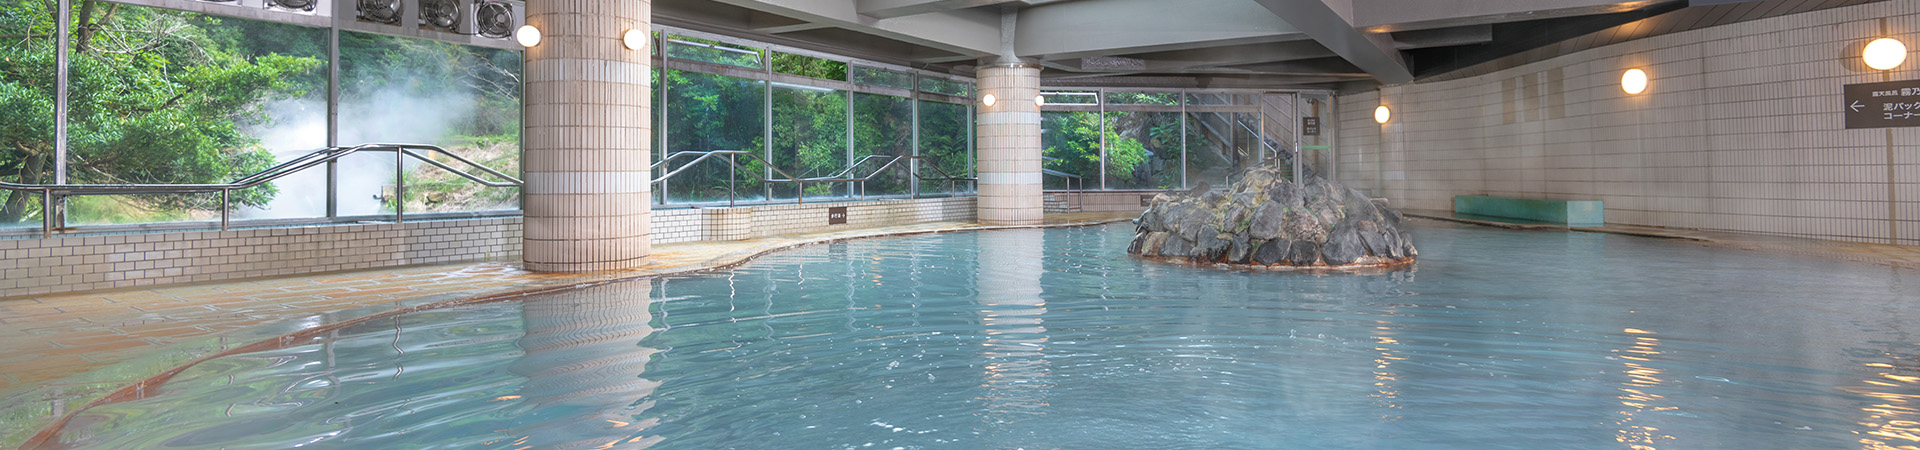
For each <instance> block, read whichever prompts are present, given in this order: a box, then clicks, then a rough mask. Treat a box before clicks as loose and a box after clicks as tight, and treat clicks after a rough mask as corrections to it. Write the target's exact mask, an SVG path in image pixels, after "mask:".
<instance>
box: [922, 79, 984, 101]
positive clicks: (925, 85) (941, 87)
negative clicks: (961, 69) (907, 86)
mask: <svg viewBox="0 0 1920 450" xmlns="http://www.w3.org/2000/svg"><path fill="white" fill-rule="evenodd" d="M920 90H922V91H927V92H932V93H935V94H946V95H951V96H955V97H966V96H969V95H972V94H973V83H964V82H959V81H952V80H945V79H940V78H921V79H920Z"/></svg>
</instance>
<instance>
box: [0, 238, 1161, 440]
mask: <svg viewBox="0 0 1920 450" xmlns="http://www.w3.org/2000/svg"><path fill="white" fill-rule="evenodd" d="M1131 217H1132V215H1131V214H1112V213H1078V214H1057V215H1049V216H1048V217H1047V221H1046V222H1047V226H1067V225H1080V224H1092V223H1101V222H1108V221H1114V220H1124V219H1128V218H1131ZM981 228H986V227H982V226H980V225H978V224H974V223H962V222H937V223H923V224H913V225H899V226H890V227H879V228H865V229H848V230H836V231H828V232H819V233H807V234H797V235H787V236H778V237H770V238H759V239H749V240H743V241H720V242H714V241H703V242H686V243H675V244H660V245H655V246H654V254H653V257H652V263H651V264H650V265H648V266H646V267H644V268H640V269H634V270H626V271H615V272H597V273H576V274H551V273H533V272H528V271H525V270H522V269H520V267H519V264H518V262H510V261H495V262H476V263H462V264H449V265H435V266H418V267H406V268H397V269H380V270H369V271H357V272H345V273H332V274H321V275H306V276H293V277H281V278H271V279H257V280H242V281H232V282H217V283H205V284H195V285H181V286H170V287H157V288H145V289H132V290H117V291H101V292H87V293H77V294H61V295H55V296H45V297H25V298H22V297H15V298H6V299H0V409H4V408H5V407H6V406H7V405H9V404H18V403H22V402H27V403H34V402H43V401H51V400H56V399H47V398H40V397H45V396H47V395H58V396H74V397H72V398H69V399H68V400H69V401H68V402H67V403H73V402H74V401H84V400H86V399H87V398H86V395H87V393H95V394H97V391H99V390H100V389H102V388H104V387H106V386H112V385H114V384H116V383H117V384H118V385H126V384H131V383H133V382H136V381H138V380H141V379H145V378H146V377H150V376H153V375H156V374H158V373H159V372H160V371H164V370H165V369H167V368H168V367H167V366H166V365H165V364H159V365H147V366H145V367H124V366H121V367H114V368H115V369H116V370H113V371H111V372H113V373H93V374H89V375H91V376H88V377H85V378H86V380H85V381H84V382H74V383H73V384H74V386H73V388H72V389H62V390H59V391H60V393H59V394H49V393H48V392H46V391H47V390H48V389H46V388H47V387H48V386H56V387H58V385H60V384H62V383H63V382H64V381H63V380H67V379H69V378H71V377H75V376H76V375H79V374H83V373H88V372H95V371H100V370H99V369H102V368H106V367H110V366H114V365H116V364H121V363H123V362H127V361H132V360H136V359H139V358H141V357H142V356H144V355H150V354H154V353H156V352H162V351H173V352H178V351H179V347H180V346H182V344H185V343H188V342H193V341H203V340H206V339H208V338H209V337H213V336H223V335H227V334H230V333H232V332H235V331H237V330H248V329H257V328H260V327H263V326H266V325H269V324H283V325H286V324H287V323H288V322H301V321H303V320H309V319H311V320H314V321H315V322H314V323H315V324H319V323H337V322H338V321H341V320H348V319H352V318H354V317H351V315H352V314H353V313H347V314H346V315H344V316H343V315H341V314H342V313H341V312H342V311H349V310H356V308H360V310H365V311H368V312H369V313H378V312H382V311H390V310H392V309H396V308H391V307H390V308H386V309H381V308H363V307H375V306H381V305H395V304H403V305H406V306H415V305H422V304H432V303H438V302H445V301H457V300H463V299H472V298H476V297H481V296H492V295H501V294H507V293H513V292H521V291H529V290H537V289H543V288H553V287H560V286H569V285H574V284H580V283H588V282H596V281H604V280H612V279H620V278H632V277H645V276H656V275H665V274H673V273H681V272H688V271H695V270H703V269H707V268H712V267H720V266H727V265H731V264H735V263H739V262H742V261H745V260H746V259H748V258H751V257H753V256H754V255H757V254H760V253H765V252H768V251H772V250H777V249H780V248H785V247H790V246H794V245H803V244H808V243H815V242H824V241H833V240H840V239H849V238H856V237H865V236H877V235H889V234H903V233H921V232H934V231H953V230H968V229H981ZM301 328H305V326H301V325H300V324H297V323H296V324H292V325H291V326H290V327H287V328H286V330H290V331H297V330H298V329H301ZM256 334H257V333H256ZM265 336H266V337H269V338H270V337H271V336H272V334H268V335H265ZM188 356H192V355H188ZM189 359H190V358H189ZM101 372H106V371H101ZM76 391H78V392H76ZM22 397H33V398H22ZM42 409H47V408H42ZM52 409H58V408H57V407H54V408H52ZM12 418H15V417H0V419H12ZM3 445H4V443H0V446H3Z"/></svg>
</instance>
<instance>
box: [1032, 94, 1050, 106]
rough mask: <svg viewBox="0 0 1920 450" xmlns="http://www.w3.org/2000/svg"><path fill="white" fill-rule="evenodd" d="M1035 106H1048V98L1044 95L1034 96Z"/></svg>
mask: <svg viewBox="0 0 1920 450" xmlns="http://www.w3.org/2000/svg"><path fill="white" fill-rule="evenodd" d="M1033 106H1047V96H1044V95H1035V96H1033Z"/></svg>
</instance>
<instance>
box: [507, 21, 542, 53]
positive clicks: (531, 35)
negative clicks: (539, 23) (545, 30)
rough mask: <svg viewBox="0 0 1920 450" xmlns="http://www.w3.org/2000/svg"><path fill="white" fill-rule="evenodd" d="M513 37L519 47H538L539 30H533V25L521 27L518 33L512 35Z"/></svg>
mask: <svg viewBox="0 0 1920 450" xmlns="http://www.w3.org/2000/svg"><path fill="white" fill-rule="evenodd" d="M513 37H514V39H517V40H519V41H520V45H522V46H525V47H528V48H532V47H533V46H535V45H540V29H539V28H534V27H533V25H521V26H520V31H519V32H516V33H514V36H513Z"/></svg>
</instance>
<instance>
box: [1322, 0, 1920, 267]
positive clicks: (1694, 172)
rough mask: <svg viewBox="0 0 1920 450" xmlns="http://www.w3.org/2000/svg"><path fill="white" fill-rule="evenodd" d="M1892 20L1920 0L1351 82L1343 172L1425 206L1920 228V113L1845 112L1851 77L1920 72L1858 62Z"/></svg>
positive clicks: (1919, 13) (1803, 231) (1910, 231)
mask: <svg viewBox="0 0 1920 450" xmlns="http://www.w3.org/2000/svg"><path fill="white" fill-rule="evenodd" d="M1883 35H1886V36H1892V37H1896V38H1899V39H1901V40H1903V41H1905V42H1907V43H1908V45H1909V46H1914V45H1920V0H1892V1H1886V2H1878V3H1869V4H1865V5H1860V6H1851V7H1845V8H1836V9H1829V10H1823V11H1818V12H1812V13H1803V14H1796V15H1790V16H1782V17H1776V18H1770V19H1762V20H1755V21H1750V22H1742V23H1737V24H1732V25H1726V26H1720V27H1714V28H1706V29H1700V30H1694V31H1688V32H1682V33H1675V34H1668V35H1662V36H1656V37H1652V38H1648V39H1643V40H1637V41H1631V42H1627V43H1624V44H1618V45H1613V46H1608V47H1601V48H1597V49H1593V50H1587V51H1583V52H1578V53H1573V54H1568V55H1562V56H1559V57H1557V58H1553V59H1549V60H1545V61H1542V62H1538V63H1533V64H1528V65H1523V66H1519V67H1515V68H1512V69H1507V70H1504V71H1500V72H1494V73H1489V74H1486V75H1481V76H1476V77H1472V78H1463V79H1458V80H1450V81H1443V82H1434V83H1424V84H1410V85H1402V86H1389V87H1384V88H1381V89H1380V90H1378V91H1374V92H1366V93H1360V94H1354V95H1346V96H1342V97H1341V99H1340V104H1339V106H1340V108H1339V110H1340V117H1339V122H1340V130H1339V131H1340V134H1339V139H1340V143H1339V144H1340V145H1339V148H1340V151H1341V154H1340V161H1339V165H1338V167H1339V170H1340V173H1339V176H1340V179H1341V180H1342V181H1344V182H1347V183H1348V184H1350V185H1354V186H1355V187H1359V188H1362V189H1368V190H1370V191H1371V192H1372V193H1373V194H1374V195H1376V196H1379V195H1384V196H1386V197H1390V198H1391V199H1392V201H1393V202H1394V203H1395V204H1398V205H1401V206H1404V207H1410V208H1416V209H1433V210H1444V209H1449V208H1450V207H1451V199H1452V197H1453V196H1454V195H1459V194H1479V195H1494V196H1510V197H1525V198H1542V199H1551V200H1604V201H1605V202H1606V208H1607V220H1608V221H1609V222H1612V223H1621V224H1637V225H1653V226H1672V227H1685V228H1699V229H1711V230H1729V231H1743V232H1757V233H1768V234H1778V235H1788V236H1802V237H1813V238H1822V239H1836V240H1849V241H1863V242H1890V241H1891V242H1898V243H1901V244H1920V128H1896V129H1891V130H1888V129H1871V130H1847V129H1845V127H1844V123H1843V121H1842V120H1843V119H1842V116H1841V112H1840V111H1841V109H1842V108H1843V106H1844V105H1843V104H1844V102H1843V101H1842V100H1841V86H1842V85H1845V84H1854V83H1871V82H1881V81H1894V80H1912V79H1916V78H1920V61H1916V60H1915V59H1916V58H1915V57H1913V56H1909V58H1908V60H1907V62H1906V64H1905V65H1903V66H1901V67H1900V68H1898V70H1894V71H1890V72H1880V71H1874V70H1871V69H1867V68H1865V67H1864V64H1861V63H1860V59H1859V53H1860V50H1859V48H1860V47H1861V46H1863V45H1864V44H1865V43H1866V42H1867V41H1868V40H1870V39H1872V38H1874V37H1879V36H1883ZM1629 68H1642V69H1644V70H1646V71H1647V72H1648V74H1649V75H1650V76H1651V78H1652V83H1651V87H1649V88H1648V89H1647V92H1645V93H1642V94H1639V95H1628V94H1626V93H1624V92H1623V91H1622V90H1621V88H1620V77H1621V74H1622V73H1623V72H1624V71H1625V70H1626V69H1629ZM1381 104H1385V105H1387V106H1388V107H1390V108H1391V109H1392V110H1393V112H1394V114H1393V119H1392V120H1391V121H1390V122H1389V123H1387V124H1386V125H1380V124H1376V123H1374V120H1373V110H1374V107H1375V106H1378V105H1381ZM1890 158H1891V159H1890Z"/></svg>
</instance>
